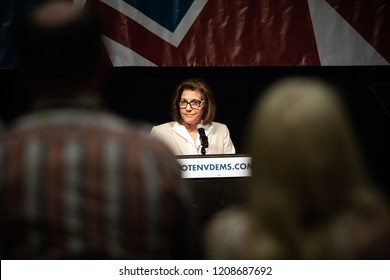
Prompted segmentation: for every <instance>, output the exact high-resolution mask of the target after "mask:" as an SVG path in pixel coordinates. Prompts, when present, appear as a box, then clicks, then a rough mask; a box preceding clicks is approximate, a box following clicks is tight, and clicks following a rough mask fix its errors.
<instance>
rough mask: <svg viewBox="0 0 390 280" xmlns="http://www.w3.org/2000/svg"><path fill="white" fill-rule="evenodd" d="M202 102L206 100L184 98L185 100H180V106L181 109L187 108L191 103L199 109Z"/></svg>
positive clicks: (192, 106) (193, 107)
mask: <svg viewBox="0 0 390 280" xmlns="http://www.w3.org/2000/svg"><path fill="white" fill-rule="evenodd" d="M202 102H204V100H196V99H193V100H191V101H187V100H184V99H183V100H180V101H179V107H180V108H181V109H185V108H187V106H188V104H190V106H191V108H192V109H199V107H200V105H201V104H202Z"/></svg>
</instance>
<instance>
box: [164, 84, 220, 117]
mask: <svg viewBox="0 0 390 280" xmlns="http://www.w3.org/2000/svg"><path fill="white" fill-rule="evenodd" d="M184 90H194V91H199V92H200V93H201V94H202V100H204V103H205V109H204V112H203V116H202V119H203V124H209V123H211V122H212V121H213V120H214V117H215V111H216V104H215V98H214V94H213V92H212V90H211V88H210V87H209V85H208V84H207V83H206V82H205V81H203V80H201V79H187V80H184V81H182V82H181V83H180V84H179V85H178V86H177V87H176V89H175V91H174V93H173V95H172V99H171V108H170V110H171V117H172V119H173V120H174V121H177V122H179V123H182V122H183V120H182V118H181V115H180V108H179V101H180V99H181V94H182V93H183V91H184Z"/></svg>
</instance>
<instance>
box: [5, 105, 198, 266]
mask: <svg viewBox="0 0 390 280" xmlns="http://www.w3.org/2000/svg"><path fill="white" fill-rule="evenodd" d="M0 207H1V213H0V226H1V233H0V238H1V253H0V255H1V258H2V259H10V258H11V259H69V258H76V259H85V258H87V259H122V258H125V259H178V258H192V255H190V254H189V253H190V248H189V246H188V245H189V244H190V243H191V242H189V240H192V239H191V238H192V236H191V234H193V230H192V221H193V219H192V218H193V216H192V213H191V209H190V207H192V205H191V203H190V201H189V196H188V189H187V188H186V186H185V185H183V181H182V179H181V177H180V170H179V167H178V164H177V162H176V159H175V158H174V156H173V155H172V154H171V152H170V151H169V150H168V148H167V147H166V146H165V145H163V144H161V143H160V142H158V141H157V140H154V139H152V138H151V137H150V136H149V135H146V134H142V133H141V132H137V130H136V129H135V128H132V127H131V126H129V124H128V123H126V122H125V121H124V120H122V119H120V118H118V117H116V116H114V115H112V114H110V113H108V112H105V111H102V110H100V109H98V108H83V107H80V108H71V107H69V108H62V109H61V108H56V109H47V108H46V109H44V110H37V111H34V112H32V113H30V114H28V115H26V116H24V117H23V118H21V119H20V120H19V121H18V122H17V123H16V126H15V127H14V128H13V129H11V130H10V131H8V132H7V133H3V134H2V135H1V137H0Z"/></svg>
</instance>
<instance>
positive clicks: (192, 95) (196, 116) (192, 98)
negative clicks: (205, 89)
mask: <svg viewBox="0 0 390 280" xmlns="http://www.w3.org/2000/svg"><path fill="white" fill-rule="evenodd" d="M202 99H203V96H202V94H201V93H200V92H199V91H193V90H188V89H185V90H184V91H183V92H182V94H181V99H180V101H182V102H181V103H182V106H180V105H179V106H180V115H181V118H182V119H183V122H184V124H185V125H186V126H190V127H191V126H192V127H193V126H195V127H196V126H197V125H198V124H199V123H201V121H202V118H203V112H204V106H205V104H204V101H202ZM183 101H186V102H192V103H191V104H193V105H192V106H191V104H188V103H186V102H183ZM199 101H202V102H201V103H200V106H199V108H194V107H196V105H197V104H199ZM184 106H185V107H184Z"/></svg>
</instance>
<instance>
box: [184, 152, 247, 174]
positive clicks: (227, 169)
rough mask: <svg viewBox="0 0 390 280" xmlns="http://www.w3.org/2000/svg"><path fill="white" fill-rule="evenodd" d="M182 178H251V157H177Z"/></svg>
mask: <svg viewBox="0 0 390 280" xmlns="http://www.w3.org/2000/svg"><path fill="white" fill-rule="evenodd" d="M177 160H178V162H179V164H180V168H181V172H182V177H183V178H223V177H248V176H251V157H249V156H242V155H209V156H178V157H177Z"/></svg>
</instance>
